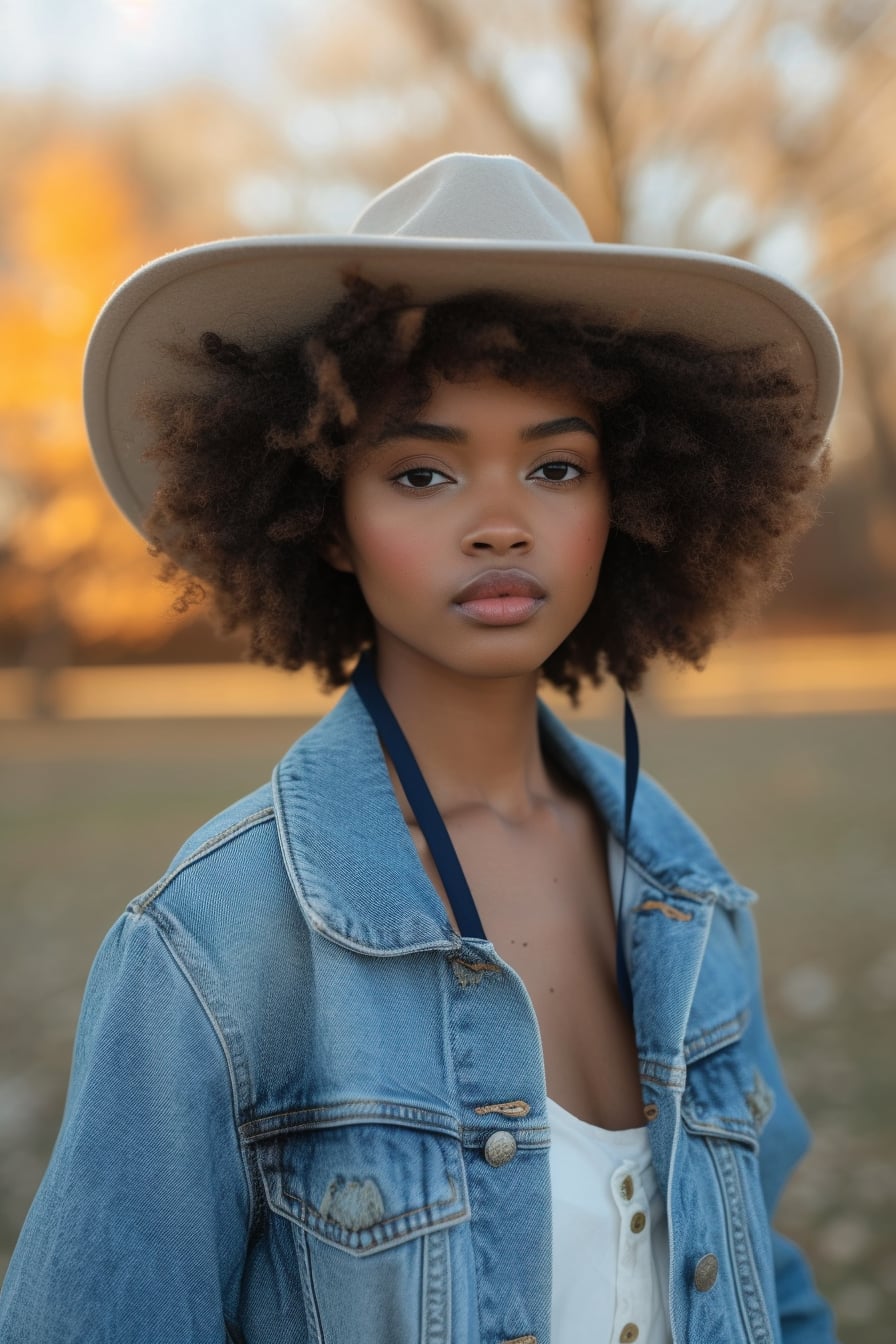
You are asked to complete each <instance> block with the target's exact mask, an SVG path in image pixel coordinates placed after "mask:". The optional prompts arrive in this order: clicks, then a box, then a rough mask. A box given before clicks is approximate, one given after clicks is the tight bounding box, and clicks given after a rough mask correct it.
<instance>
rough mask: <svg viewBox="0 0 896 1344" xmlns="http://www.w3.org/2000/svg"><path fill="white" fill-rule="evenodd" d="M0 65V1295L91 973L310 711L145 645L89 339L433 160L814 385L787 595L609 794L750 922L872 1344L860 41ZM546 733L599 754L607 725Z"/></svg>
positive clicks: (479, 36) (8, 42)
mask: <svg viewBox="0 0 896 1344" xmlns="http://www.w3.org/2000/svg"><path fill="white" fill-rule="evenodd" d="M0 25H2V27H0V148H2V152H0V192H2V204H3V208H2V213H0V350H2V358H0V720H2V729H0V731H2V741H3V746H2V759H0V767H2V778H0V796H2V829H3V836H4V854H5V859H4V868H5V872H6V880H5V882H4V885H3V889H2V895H0V939H2V946H4V947H5V948H6V949H7V953H6V956H5V958H4V962H5V966H4V975H3V977H2V983H0V1268H2V1263H4V1262H5V1258H6V1257H8V1254H9V1252H10V1251H11V1248H12V1245H13V1244H14V1242H15V1238H16V1236H17V1235H18V1230H19V1227H20V1225H21V1221H22V1219H23V1217H24V1215H25V1212H26V1210H27V1207H28V1204H29V1202H30V1200H31V1198H32V1197H33V1194H34V1190H35V1188H36V1186H37V1183H38V1181H39V1180H40V1176H41V1174H42V1172H43V1169H44V1167H45V1165H46V1161H47V1158H48V1155H49V1151H50V1147H51V1145H52V1141H53V1138H54V1136H55V1133H56V1131H57V1128H58V1124H59V1120H60V1117H61V1112H62V1105H63V1101H64V1095H65V1086H66V1081H67V1075H68V1069H69V1063H70V1055H71V1044H72V1037H73V1033H74V1026H75V1021H76V1017H77V1011H78V1005H79V1003H80V998H81V994H82V992H83V987H84V981H85V978H86V975H87V971H88V969H89V966H90V962H91V960H92V957H93V954H94V952H95V950H96V947H97V945H98V943H99V941H100V939H101V937H102V935H103V933H104V932H105V930H106V928H107V927H108V926H109V924H111V922H112V921H113V920H114V919H115V918H116V916H117V915H118V913H119V912H120V910H121V909H122V908H123V906H124V904H125V903H126V902H127V901H128V900H129V899H130V898H131V897H132V896H134V895H135V894H137V893H138V892H139V891H141V890H142V889H143V888H145V887H146V886H147V885H148V884H149V883H150V882H151V881H152V880H153V879H154V878H155V877H156V876H157V875H158V873H159V872H160V871H161V870H162V869H163V868H164V866H165V865H166V864H167V862H168V859H169V857H170V855H171V854H172V853H173V851H174V849H175V848H177V847H178V846H179V844H180V843H181V841H182V840H183V838H184V837H185V835H187V834H188V833H189V832H190V831H191V830H192V829H193V828H194V827H195V826H196V825H198V824H199V823H200V822H202V821H203V820H204V819H205V818H206V817H207V816H209V815H210V814H211V812H212V811H214V810H216V809H217V808H219V807H221V806H223V805H225V804H226V803H228V802H230V801H232V800H233V799H234V798H235V797H237V796H239V795H241V794H242V793H245V792H247V791H248V790H249V789H250V788H253V787H254V786H255V785H256V784H257V783H259V782H260V781H261V780H262V779H263V778H265V777H266V776H267V775H268V774H269V772H270V770H271V768H272V767H273V765H274V763H275V761H276V760H277V758H278V757H279V756H280V755H281V754H282V752H283V751H284V750H285V749H286V747H287V746H288V745H289V744H290V743H291V742H292V740H293V739H294V738H295V737H296V736H297V735H298V734H299V733H300V732H302V731H303V730H304V729H305V728H306V727H307V726H308V725H309V724H310V723H311V722H312V721H313V719H314V717H315V716H316V715H318V714H319V713H321V712H322V711H325V710H326V708H327V707H328V706H329V704H330V703H331V701H329V700H326V699H325V698H324V697H322V696H321V695H320V694H319V692H318V691H317V689H316V687H315V685H314V682H313V680H312V679H309V678H307V677H304V676H301V675H299V676H288V675H286V674H283V673H279V672H275V671H272V670H269V669H263V668H258V667H250V666H249V665H247V664H246V663H244V662H242V661H241V657H242V643H241V641H240V640H239V638H237V637H230V638H228V639H221V638H219V637H217V636H216V635H215V634H214V632H213V630H212V628H211V626H210V624H209V622H208V620H207V618H206V617H205V616H204V614H203V612H202V609H201V608H199V609H198V610H197V609H193V610H192V611H191V612H190V613H189V614H188V615H186V616H177V615H175V614H173V613H172V611H171V601H172V597H173V594H172V592H171V591H170V590H168V589H166V588H165V587H164V586H163V585H161V584H160V583H159V582H158V580H157V577H156V575H157V570H158V564H157V562H156V561H154V560H152V559H151V558H150V557H149V556H148V555H147V552H146V548H145V545H144V544H143V543H142V541H141V540H140V538H139V537H137V535H136V534H135V533H133V532H132V531H131V529H130V528H129V527H128V525H127V524H125V523H124V522H123V521H122V520H121V519H120V518H119V516H118V514H117V512H116V511H115V508H114V506H113V505H112V504H111V503H110V502H109V501H108V500H107V498H106V497H105V495H104V493H103V491H102V488H101V486H100V485H99V481H98V478H97V477H96V475H95V472H94V468H93V466H92V462H91V459H90V455H89V452H88V449H87V445H86V441H85V437H84V432H83V427H82V419H81V408H80V367H81V359H82V355H83V349H84V345H85V342H86V339H87V336H88V333H89V331H90V327H91V325H92V322H93V320H94V318H95V316H96V313H97V311H98V310H99V308H100V306H101V305H102V303H103V302H104V300H105V299H106V298H107V297H108V295H109V294H110V293H111V291H112V290H113V289H114V288H115V286H116V285H117V284H118V283H120V282H121V281H122V280H124V279H125V278H126V277H127V276H128V275H129V274H130V273H131V272H132V271H133V270H134V269H135V268H136V267H138V266H139V265H141V264H142V263H144V262H146V261H149V260H151V259H152V258H153V257H155V256H157V255H159V254H160V253H161V252H164V251H167V250H169V249H172V248H177V247H183V246H187V245H189V244H192V243H198V242H204V241H207V240H208V239H211V238H215V237H224V236H228V235H235V234H249V233H277V232H293V231H299V232H331V231H340V230H344V229H347V228H348V227H349V226H350V225H351V223H352V222H353V220H354V218H355V216H356V215H357V213H358V212H359V211H360V209H361V208H362V206H363V205H364V204H365V203H366V202H367V201H368V200H369V199H370V197H371V196H372V195H374V194H375V193H376V192H377V191H379V190H381V189H382V188H383V187H385V186H387V185H388V184H389V183H390V182H392V181H394V180H395V179H396V178H397V177H399V176H401V175H403V174H404V173H406V172H409V171H411V170H412V169H414V168H416V167H418V166H419V165H420V164H421V163H422V162H424V161H425V160H427V159H429V158H431V157H434V156H435V155H437V154H441V153H446V152H449V151H452V150H475V151H479V152H487V153H514V154H518V155H520V156H522V157H523V158H526V159H527V160H528V161H529V162H530V163H532V164H533V165H534V166H536V167H537V168H539V169H540V170H541V171H542V172H544V173H545V174H546V175H547V176H548V177H550V178H552V179H553V180H554V181H555V182H557V183H558V184H559V185H560V186H562V187H563V188H564V189H565V190H566V191H567V192H568V193H569V194H570V195H571V196H572V197H573V199H574V200H575V201H576V203H577V204H578V206H579V208H580V209H581V210H582V212H583V214H584V215H585V217H586V219H587V220H588V223H589V225H590V227H591V230H592V233H593V235H594V236H595V238H598V239H600V240H603V241H616V242H628V243H645V244H651V245H662V246H672V247H687V248H698V249H703V250H708V251H721V252H727V253H732V254H735V255H737V256H740V257H744V258H746V259H748V260H751V261H754V262H757V263H759V264H761V265H763V266H765V267H768V268H770V269H773V270H775V271H778V272H779V273H781V274H783V275H784V276H785V277H787V278H788V279H789V280H791V281H793V282H795V283H797V284H799V285H801V286H803V287H805V288H806V289H807V290H808V291H809V292H810V293H811V294H812V295H813V296H814V297H815V298H816V299H817V300H818V301H819V302H820V303H821V305H822V306H823V307H824V308H825V310H826V311H827V312H828V314H829V316H830V317H831V319H832V320H833V322H834V325H835V326H836V328H837V330H838V333H839V335H840V338H841V341H842V344H843V349H844V357H845V364H846V382H845V388H844V395H843V400H842V403H841V407H840V411H839V413H838V417H837V420H836V423H835V425H834V428H833V434H832V438H833V444H834V471H833V477H832V480H831V482H830V485H829V487H828V490H827V493H826V496H825V500H824V504H823V506H822V510H821V513H820V516H819V520H818V523H817V525H816V527H815V528H814V529H813V530H812V531H811V532H810V533H809V534H808V535H807V536H806V537H805V538H804V539H803V540H802V541H801V543H800V545H799V546H798V548H797V550H796V552H795V553H794V556H793V561H792V565H791V572H790V575H789V581H788V582H787V584H786V586H784V587H783V588H782V589H781V590H780V591H779V592H778V593H777V594H776V595H775V597H774V599H773V600H772V601H771V602H770V603H769V605H768V607H767V608H766V611H765V613H764V614H763V617H762V619H761V621H760V622H757V623H755V624H754V625H753V626H751V627H750V628H749V629H746V630H741V631H740V632H739V634H738V637H737V638H736V639H735V640H731V641H729V642H727V643H726V644H725V645H724V646H721V647H720V648H719V649H717V650H716V651H714V653H713V654H712V656H711V658H710V660H709V663H708V666H707V668H706V669H705V671H703V672H687V673H681V672H677V671H675V670H673V669H671V668H668V667H665V666H660V667H657V668H656V669H655V670H654V671H652V672H651V674H650V675H649V677H648V679H647V684H646V685H645V689H644V691H643V692H642V693H641V694H640V695H639V696H637V697H635V704H636V709H637V710H638V712H639V722H640V724H641V732H642V762H643V764H644V766H645V768H646V769H647V770H648V771H649V772H650V773H651V774H653V775H655V776H656V777H658V778H659V779H660V780H661V781H662V782H663V783H664V785H665V786H666V787H667V788H669V789H670V790H671V791H672V792H673V794H675V796H676V797H678V799H679V800H680V801H681V802H682V804H683V805H684V806H685V807H686V808H687V809H688V810H689V811H691V812H692V814H693V815H694V816H695V817H696V818H697V820H698V821H699V823H700V825H701V827H702V828H703V829H704V830H705V831H706V832H707V833H708V834H709V835H710V837H711V839H712V840H713V842H714V843H715V845H716V847H717V848H718V850H719V852H720V854H721V855H722V858H723V859H724V860H725V861H726V862H727V863H728V864H729V866H730V867H731V868H732V870H733V871H734V873H735V876H736V877H737V878H738V879H739V880H740V881H741V882H743V883H745V884H746V885H748V886H750V887H752V888H754V889H755V890H757V891H758V892H759V893H760V895H761V897H762V899H761V900H760V903H759V907H758V918H759V922H760V931H761V934H762V938H763V947H764V950H765V977H766V986H767V992H768V999H769V1011H770V1015H771V1017H772V1022H773V1027H774V1030H775V1034H776V1037H777V1039H778V1042H779V1045H780V1048H781V1051H782V1054H783V1056H784V1059H785V1065H786V1068H787V1071H788V1075H789V1077H790V1080H791V1083H792V1086H793V1089H794V1091H795V1093H796V1095H797V1097H798V1099H799V1100H800V1102H801V1104H802V1106H803V1108H804V1110H805V1111H806V1113H807V1115H808V1116H809V1119H810V1121H811V1122H812V1124H813V1127H814V1129H815V1135H816V1142H815V1148H814V1150H813V1152H812V1154H811V1155H810V1156H809V1157H808V1158H807V1159H806V1161H805V1162H804V1164H803V1166H802V1167H801V1168H800V1171H799V1173H798V1174H797V1176H796V1178H795V1179H794V1181H793V1183H792V1185H791V1187H790V1189H789V1190H788V1192H787V1194H786V1196H785V1199H784V1203H783V1205H782V1209H781V1226H782V1227H783V1228H784V1229H785V1230H786V1231H788V1232H789V1233H790V1234H791V1235H793V1236H795V1237H796V1238H797V1239H798V1240H799V1241H800V1242H801V1243H802V1244H803V1245H804V1246H805V1247H806V1249H807V1251H808V1253H809V1255H810V1257H811V1259H812V1263H813V1265H814V1267H815V1270H816V1273H817V1276H818V1278H819V1281H820V1283H821V1285H822V1287H823V1289H824V1290H825V1292H826V1293H828V1294H829V1296H830V1297H831V1300H832V1301H833V1303H834V1305H835V1308H836V1310H837V1314H838V1319H839V1322H840V1330H841V1335H842V1338H843V1340H844V1341H858V1340H862V1341H867V1344H883V1342H884V1341H891V1340H892V1339H893V1337H894V1328H896V1213H894V1209H896V1143H894V1137H893V1124H892V1120H891V1116H892V1113H893V1107H894V1103H896V1079H894V1074H893V1066H892V1058H891V1057H892V1044H891V1042H892V1038H893V1030H892V1028H893V1012H894V1007H896V915H894V912H893V892H894V882H893V871H894V864H896V826H894V824H893V806H892V799H893V785H892V777H893V761H894V759H896V753H894V748H896V733H894V719H896V716H894V711H896V601H894V598H896V343H894V339H893V337H894V334H896V155H894V153H893V149H892V146H893V144H894V137H896V5H894V4H893V3H886V2H885V0H624V3H623V0H614V2H612V3H611V0H512V2H511V0H491V3H490V4H489V5H487V6H484V5H482V4H476V3H473V0H376V3H375V4H374V3H372V2H371V0H366V3H365V0H327V2H326V3H324V2H323V0H254V3H253V4H252V5H251V6H249V5H240V6H236V5H232V6H228V7H226V8H225V7H224V6H222V5H220V4H212V3H211V0H178V3H176V4H175V3H174V0H80V3H79V4H77V5H66V4H64V3H63V0H3V4H2V7H0ZM548 698H550V697H548ZM552 703H554V704H555V706H556V707H557V708H559V709H560V710H561V711H562V712H563V713H564V714H567V713H568V710H567V708H566V707H565V705H564V704H563V703H562V702H560V703H558V702H556V701H552ZM570 717H571V719H572V720H573V721H574V723H575V725H576V727H577V730H578V731H581V732H583V733H584V734H586V735H589V736H593V737H595V738H597V739H599V740H601V741H604V742H605V743H607V744H608V745H610V746H612V747H614V748H615V749H621V732H620V725H621V698H619V697H618V692H614V690H613V689H612V688H605V689H602V690H601V691H599V692H594V693H593V694H592V693H589V694H588V695H587V696H586V697H585V699H584V703H583V706H582V708H581V710H579V711H578V712H577V714H575V715H570ZM160 1011H162V1009H161V1007H160Z"/></svg>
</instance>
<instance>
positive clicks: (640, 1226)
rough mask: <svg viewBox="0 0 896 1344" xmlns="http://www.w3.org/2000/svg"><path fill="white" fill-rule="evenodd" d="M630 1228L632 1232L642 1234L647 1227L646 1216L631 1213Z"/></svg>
mask: <svg viewBox="0 0 896 1344" xmlns="http://www.w3.org/2000/svg"><path fill="white" fill-rule="evenodd" d="M630 1226H631V1229H632V1231H633V1232H643V1231H644V1229H645V1227H646V1226H647V1218H646V1216H645V1215H644V1214H643V1213H633V1214H632V1221H631V1224H630Z"/></svg>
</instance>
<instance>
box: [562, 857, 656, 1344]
mask: <svg viewBox="0 0 896 1344" xmlns="http://www.w3.org/2000/svg"><path fill="white" fill-rule="evenodd" d="M608 845H609V853H608V860H609V873H610V884H611V888H612V890H613V898H614V905H616V904H618V900H619V882H620V880H621V876H622V857H623V854H622V846H621V845H620V844H619V843H618V841H616V840H615V839H614V837H613V836H612V835H608ZM548 1122H549V1124H550V1129H551V1148H550V1168H551V1210H552V1217H553V1292H552V1296H551V1344H585V1341H587V1344H633V1341H635V1340H637V1341H638V1344H671V1339H672V1333H671V1330H670V1328H669V1306H668V1303H669V1235H668V1228H667V1224H666V1206H665V1201H664V1199H663V1196H662V1193H661V1192H660V1190H659V1188H658V1186H657V1180H656V1175H655V1173H654V1170H653V1162H652V1159H651V1153H650V1140H649V1139H648V1136H647V1126H646V1125H644V1126H641V1127H640V1128H639V1129H621V1130H608V1129H601V1128H600V1127H599V1126H598V1125H590V1124H588V1123H587V1122H586V1121H585V1120H580V1119H579V1118H578V1116H575V1115H571V1114H570V1113H569V1111H565V1110H564V1109H563V1107H562V1106H560V1105H559V1104H558V1103H557V1102H556V1101H554V1100H553V1099H552V1098H551V1097H548Z"/></svg>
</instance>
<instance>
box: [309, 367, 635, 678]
mask: <svg viewBox="0 0 896 1344" xmlns="http://www.w3.org/2000/svg"><path fill="white" fill-rule="evenodd" d="M342 499H343V517H344V537H343V539H342V540H340V541H339V542H337V543H334V544H333V545H332V547H331V548H330V549H329V550H328V551H327V558H328V560H329V561H330V563H331V564H333V565H334V566H335V567H336V568H337V569H341V570H347V571H350V572H352V573H354V574H355V576H356V578H357V580H358V583H359V585H360V587H361V591H362V593H363V595H364V598H365V601H366V602H367V606H368V607H369V609H370V612H371V614H372V616H373V619H374V622H375V625H376V636H377V649H378V653H379V656H381V657H382V656H386V657H389V658H390V659H391V658H395V657H402V656H405V657H415V658H418V659H419V658H423V659H426V660H430V661H432V662H435V663H437V664H439V665H441V666H442V667H444V668H446V669H451V670H452V671H454V672H456V673H461V674H465V675H468V676H473V677H504V676H519V675H521V674H526V673H529V674H531V673H533V672H534V671H536V670H537V669H538V668H539V667H540V666H541V665H542V664H543V663H544V661H545V659H546V658H547V657H548V656H549V655H550V654H551V653H552V652H553V651H554V649H556V648H557V646H558V645H559V644H561V643H562V642H563V640H564V639H565V638H566V636H567V635H568V634H569V633H570V631H571V630H573V629H574V628H575V626H576V625H577V624H578V623H579V621H580V620H581V618H582V616H583V615H584V614H585V612H586V611H587V609H588V606H589V604H590V603H591V600H592V598H593V597H594V593H595V590H596V588H597V581H598V575H599V573H600V565H601V560H602V558H603V554H604V550H605V548H606V543H607V536H608V533H609V528H610V500H609V492H608V489H607V485H606V481H605V477H604V473H603V469H602V464H601V455H600V445H599V441H598V433H597V422H596V417H595V415H594V412H593V411H592V409H591V408H590V407H589V405H588V403H587V402H585V401H583V400H582V399H581V398H579V397H578V396H577V395H576V394H575V393H573V392H568V391H564V390H557V389H554V390H550V391H545V390H543V389H541V388H539V387H535V386H529V385H527V386H523V387H514V386H512V385H511V384H509V383H505V382H501V381H499V380H498V379H496V378H493V377H487V378H486V377H484V378H477V379H476V380H473V381H469V382H457V383H451V382H447V381H441V382H439V383H438V384H437V385H436V387H435V390H434V392H433V393H432V396H431V397H430V400H429V401H428V402H427V404H426V405H425V406H424V407H423V408H422V410H421V411H419V412H418V413H417V415H416V417H415V418H414V419H413V421H412V422H411V423H409V424H397V423H395V422H394V421H389V420H388V418H387V421H386V427H385V430H384V431H383V433H382V435H381V437H380V438H379V440H378V442H377V443H376V444H375V445H374V447H373V449H372V451H371V452H370V453H369V454H368V453H365V454H364V455H363V456H362V457H360V458H359V460H358V461H357V462H355V463H353V464H352V465H351V466H350V467H349V469H348V473H347V475H346V477H345V479H344V483H343V497H342ZM476 580H481V587H480V588H479V590H478V591H477V590H476V589H474V590H473V591H472V592H471V591H470V585H471V584H473V583H474V581H476Z"/></svg>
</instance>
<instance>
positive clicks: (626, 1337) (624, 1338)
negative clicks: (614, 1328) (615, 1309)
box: [619, 1322, 641, 1344]
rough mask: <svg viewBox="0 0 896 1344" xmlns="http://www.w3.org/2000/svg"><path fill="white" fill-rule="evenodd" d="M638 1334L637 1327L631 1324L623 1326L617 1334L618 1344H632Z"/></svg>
mask: <svg viewBox="0 0 896 1344" xmlns="http://www.w3.org/2000/svg"><path fill="white" fill-rule="evenodd" d="M640 1333H641V1332H640V1330H639V1329H638V1327H637V1326H636V1325H634V1324H633V1323H631V1322H630V1323H629V1324H628V1325H624V1326H623V1327H622V1330H621V1331H620V1333H619V1339H620V1344H634V1341H635V1340H636V1339H637V1338H638V1335H639V1334H640Z"/></svg>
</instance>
